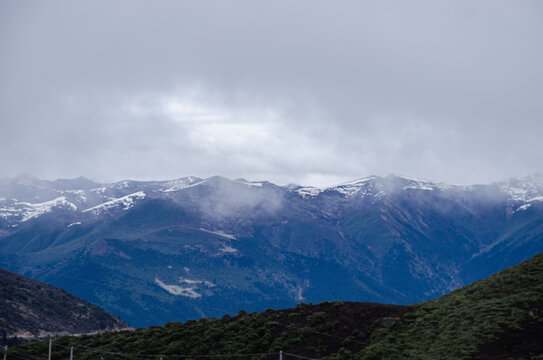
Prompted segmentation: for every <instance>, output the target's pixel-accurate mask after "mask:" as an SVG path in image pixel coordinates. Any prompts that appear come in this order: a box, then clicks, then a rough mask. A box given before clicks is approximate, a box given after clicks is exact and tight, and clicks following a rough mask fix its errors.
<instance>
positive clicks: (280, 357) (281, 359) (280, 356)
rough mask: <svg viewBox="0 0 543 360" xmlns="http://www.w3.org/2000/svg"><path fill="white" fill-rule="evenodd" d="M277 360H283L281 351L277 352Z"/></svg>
mask: <svg viewBox="0 0 543 360" xmlns="http://www.w3.org/2000/svg"><path fill="white" fill-rule="evenodd" d="M279 360H283V350H281V351H279Z"/></svg>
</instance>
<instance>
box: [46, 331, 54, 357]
mask: <svg viewBox="0 0 543 360" xmlns="http://www.w3.org/2000/svg"><path fill="white" fill-rule="evenodd" d="M52 345H53V338H52V337H51V336H49V357H48V358H47V359H48V360H51V346H52Z"/></svg>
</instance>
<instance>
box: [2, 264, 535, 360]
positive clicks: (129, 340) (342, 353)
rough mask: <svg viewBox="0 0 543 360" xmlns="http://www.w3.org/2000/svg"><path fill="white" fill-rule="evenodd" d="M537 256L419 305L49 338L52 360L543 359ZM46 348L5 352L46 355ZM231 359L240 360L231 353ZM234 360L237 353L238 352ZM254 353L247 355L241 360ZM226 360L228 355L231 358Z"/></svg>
mask: <svg viewBox="0 0 543 360" xmlns="http://www.w3.org/2000/svg"><path fill="white" fill-rule="evenodd" d="M542 338H543V254H539V255H537V256H535V257H534V258H532V259H530V260H528V261H526V262H523V263H521V264H519V265H516V266H513V267H511V268H508V269H506V270H504V271H502V272H500V273H498V274H496V275H493V276H491V277H489V278H487V279H484V280H481V281H478V282H475V283H473V284H471V285H469V286H466V287H464V288H461V289H459V290H456V291H453V292H452V293H450V294H447V295H444V296H442V297H440V298H438V299H436V300H432V301H427V302H424V303H422V304H419V305H412V306H396V305H384V304H371V303H342V302H340V301H335V302H332V303H328V302H325V303H321V304H318V305H308V304H303V303H302V304H299V305H298V306H296V307H295V308H292V309H287V310H271V309H270V310H267V311H265V312H262V313H251V314H247V313H246V312H243V311H242V312H240V313H238V314H237V315H236V316H234V317H230V316H225V317H223V318H222V319H216V318H213V319H201V320H200V321H194V320H191V321H187V322H186V323H184V324H181V323H168V324H166V325H165V326H153V327H150V328H146V329H138V330H135V331H121V332H115V333H104V334H99V335H91V336H82V337H61V338H57V339H55V341H54V345H53V348H54V355H53V357H54V358H55V359H68V357H69V348H70V346H74V348H75V351H76V359H77V360H80V359H81V360H83V359H85V360H86V359H89V360H90V359H94V358H96V356H97V355H99V354H107V356H108V359H119V360H120V359H123V358H127V357H128V358H130V357H133V358H159V357H162V358H163V359H165V360H170V359H178V358H179V357H186V358H198V357H199V356H202V357H204V358H205V357H213V356H219V355H223V356H224V358H226V359H239V358H246V359H276V358H277V356H278V352H279V351H280V350H284V351H285V352H286V354H285V358H286V359H290V358H293V357H292V355H291V354H294V355H296V356H304V357H308V358H315V359H316V358H327V359H330V360H332V359H334V360H340V359H353V358H354V359H360V360H361V359H521V358H522V359H541V358H542V357H543V342H541V339H542ZM47 348H48V344H47V342H35V343H31V344H26V345H23V346H19V347H17V348H15V349H12V352H11V357H12V358H13V359H24V358H25V357H28V356H29V355H30V356H39V357H42V358H43V357H44V356H45V355H46V353H47ZM235 354H238V355H235ZM239 354H241V355H239ZM248 354H253V355H248ZM228 355H230V356H228Z"/></svg>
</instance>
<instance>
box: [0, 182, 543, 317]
mask: <svg viewBox="0 0 543 360" xmlns="http://www.w3.org/2000/svg"><path fill="white" fill-rule="evenodd" d="M541 251H543V176H542V175H532V176H529V177H526V178H521V179H512V180H509V181H505V182H498V183H493V184H488V185H470V186H460V185H448V184H440V183H434V182H431V181H426V180H419V179H412V178H407V177H401V176H387V177H378V176H372V177H368V178H364V179H358V180H354V181H351V182H348V183H343V184H340V185H336V186H330V187H302V186H297V185H289V186H277V185H274V184H273V183H270V182H266V181H261V182H254V181H246V180H244V179H237V180H230V179H226V178H223V177H219V176H215V177H211V178H206V179H201V178H197V177H186V178H181V179H176V180H169V181H129V180H127V181H121V182H116V183H110V184H98V183H95V182H92V181H90V180H87V179H84V178H77V179H71V180H70V179H65V180H56V181H44V180H40V179H37V178H33V177H30V176H21V177H17V178H13V179H3V180H0V262H2V264H3V266H4V267H7V268H10V269H11V270H14V271H17V272H19V273H21V274H25V275H27V276H30V277H32V278H35V279H39V280H42V281H46V282H48V283H51V284H53V285H55V286H58V287H61V288H63V289H66V290H68V291H70V292H72V293H74V294H76V295H77V296H80V297H82V298H84V299H86V300H88V301H90V302H92V303H95V304H97V305H100V306H101V307H103V308H105V309H106V310H108V311H110V312H112V313H113V314H115V315H120V316H121V318H122V319H123V320H126V321H128V322H129V323H130V324H131V325H133V326H146V325H150V324H161V323H164V322H166V321H175V320H184V319H189V318H197V317H201V316H219V315H223V314H225V313H237V311H239V310H240V309H245V310H248V311H252V310H263V309H265V308H268V307H274V308H277V307H289V306H292V305H294V304H296V303H298V302H301V301H308V302H309V301H311V302H319V301H322V300H333V299H340V300H345V301H348V300H349V301H350V300H354V301H374V302H387V303H401V304H408V303H414V302H420V301H423V300H427V299H432V298H435V297H437V296H439V295H442V294H444V293H447V292H449V291H451V290H453V289H456V288H458V287H460V286H463V285H466V284H468V283H470V282H472V281H474V280H477V279H480V278H483V277H486V276H488V275H491V274H493V273H495V272H497V271H500V270H502V269H503V268H505V267H507V266H510V265H514V264H516V263H518V262H521V261H523V260H525V259H527V258H529V257H531V256H534V255H536V254H537V253H539V252H541ZM4 264H6V265H4Z"/></svg>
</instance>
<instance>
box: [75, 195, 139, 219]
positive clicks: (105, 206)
mask: <svg viewBox="0 0 543 360" xmlns="http://www.w3.org/2000/svg"><path fill="white" fill-rule="evenodd" d="M145 196H146V195H145V193H144V192H143V191H138V192H135V193H133V194H129V195H126V196H123V197H120V198H117V199H112V200H109V201H106V202H105V203H102V204H99V205H96V206H93V207H91V208H88V209H85V210H83V211H82V212H91V213H93V214H95V215H96V214H100V213H103V212H107V211H109V210H110V209H113V208H122V209H123V210H128V209H130V208H131V207H132V206H134V205H135V204H136V201H137V200H141V199H143V198H145Z"/></svg>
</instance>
